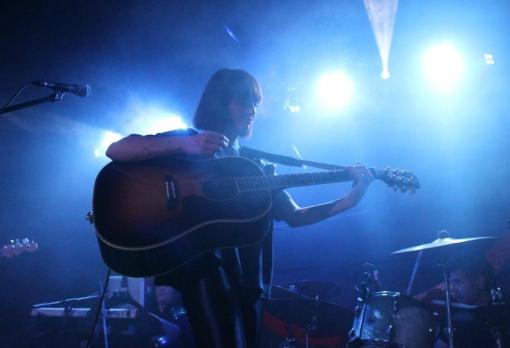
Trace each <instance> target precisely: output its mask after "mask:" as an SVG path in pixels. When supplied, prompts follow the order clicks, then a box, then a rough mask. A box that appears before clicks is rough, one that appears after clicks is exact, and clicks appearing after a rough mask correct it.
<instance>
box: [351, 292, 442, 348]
mask: <svg viewBox="0 0 510 348" xmlns="http://www.w3.org/2000/svg"><path fill="white" fill-rule="evenodd" d="M359 309H360V311H359V314H358V318H357V319H359V320H360V322H359V323H358V324H360V327H359V328H360V329H361V330H360V331H359V333H360V337H358V340H357V341H358V342H359V345H358V346H360V347H405V348H431V347H432V346H433V344H434V338H435V332H436V327H437V325H436V320H435V317H434V315H433V314H432V313H431V312H430V310H429V309H428V308H427V307H426V306H425V305H424V304H422V303H421V302H419V301H417V300H415V299H413V298H411V297H408V296H404V295H400V293H399V292H391V291H379V292H374V293H371V294H370V296H369V298H368V300H367V301H366V302H365V303H364V304H363V306H362V307H361V308H359Z"/></svg>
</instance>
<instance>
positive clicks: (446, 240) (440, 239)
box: [392, 230, 493, 348]
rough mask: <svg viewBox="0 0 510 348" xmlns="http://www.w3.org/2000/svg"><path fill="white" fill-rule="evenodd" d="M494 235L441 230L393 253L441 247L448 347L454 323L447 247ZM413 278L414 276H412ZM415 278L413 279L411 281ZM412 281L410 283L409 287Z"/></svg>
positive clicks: (451, 343) (440, 263) (451, 342)
mask: <svg viewBox="0 0 510 348" xmlns="http://www.w3.org/2000/svg"><path fill="white" fill-rule="evenodd" d="M492 238H493V237H473V238H462V239H456V238H450V236H449V234H448V231H447V230H440V231H439V232H438V234H437V239H436V240H434V241H432V242H431V243H426V244H421V245H417V246H414V247H410V248H405V249H401V250H397V251H395V252H393V253H392V254H402V253H411V252H416V251H420V252H421V251H424V250H429V249H437V248H439V250H440V252H441V256H440V261H439V267H441V272H442V275H443V279H444V283H445V285H446V289H445V294H446V318H447V328H446V333H447V337H448V347H449V348H453V336H454V333H453V323H452V306H451V289H450V270H449V268H448V263H447V256H446V248H445V247H448V246H452V245H457V244H465V243H469V242H473V241H479V240H485V239H492ZM418 262H419V257H418V258H417V262H416V264H415V268H417V264H418ZM411 278H413V276H411ZM412 281H413V279H411V282H412ZM411 285H412V283H410V286H409V288H410V287H411Z"/></svg>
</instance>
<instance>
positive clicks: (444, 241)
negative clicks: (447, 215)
mask: <svg viewBox="0 0 510 348" xmlns="http://www.w3.org/2000/svg"><path fill="white" fill-rule="evenodd" d="M492 238H494V237H489V236H485V237H472V238H450V237H444V238H441V237H439V238H437V239H436V240H434V241H433V242H431V243H426V244H420V245H416V246H413V247H410V248H405V249H400V250H397V251H394V252H392V254H403V253H412V252H415V251H422V250H428V249H435V248H442V247H447V246H450V245H456V244H463V243H469V242H473V241H477V240H484V239H492Z"/></svg>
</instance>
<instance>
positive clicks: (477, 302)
mask: <svg viewBox="0 0 510 348" xmlns="http://www.w3.org/2000/svg"><path fill="white" fill-rule="evenodd" d="M451 269H452V272H451V274H450V291H451V295H452V300H453V301H454V302H457V303H463V304H467V305H472V306H487V305H489V304H490V303H491V297H490V289H491V288H492V286H493V283H494V272H493V270H492V268H491V266H490V265H489V263H488V262H487V259H486V258H485V257H483V256H481V257H473V256H470V257H465V258H462V259H458V260H455V261H454V262H453V263H452V265H451Z"/></svg>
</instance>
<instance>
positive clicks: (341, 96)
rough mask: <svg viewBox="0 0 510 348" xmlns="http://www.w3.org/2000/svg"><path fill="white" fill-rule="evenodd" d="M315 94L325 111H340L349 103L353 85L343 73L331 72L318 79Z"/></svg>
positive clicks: (338, 71)
mask: <svg viewBox="0 0 510 348" xmlns="http://www.w3.org/2000/svg"><path fill="white" fill-rule="evenodd" d="M316 93H317V100H318V102H319V104H320V105H321V106H322V107H323V108H324V109H325V110H327V111H340V110H342V109H343V108H344V107H346V106H347V105H348V104H349V103H350V102H351V99H352V96H353V93H354V84H353V82H352V80H351V79H350V78H349V76H347V74H345V73H344V72H343V71H340V70H337V71H332V72H329V73H326V74H324V75H322V76H321V77H320V78H319V80H318V82H317V92H316Z"/></svg>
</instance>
